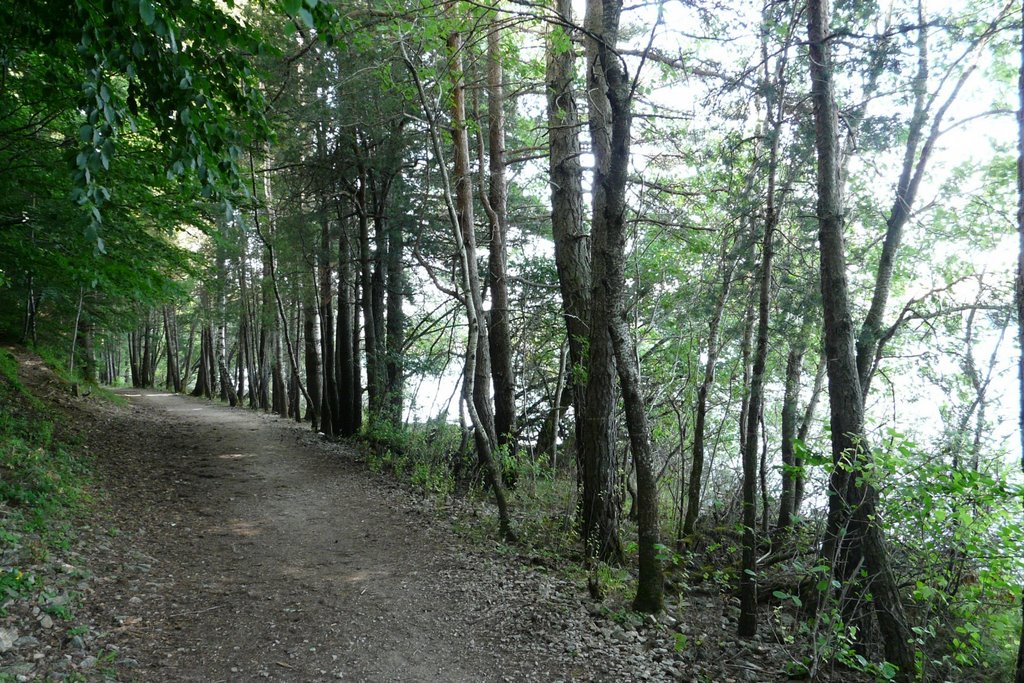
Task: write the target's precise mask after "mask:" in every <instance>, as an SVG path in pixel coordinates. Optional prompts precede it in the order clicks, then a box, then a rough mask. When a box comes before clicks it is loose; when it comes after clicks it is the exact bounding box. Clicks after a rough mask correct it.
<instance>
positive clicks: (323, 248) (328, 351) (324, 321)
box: [317, 215, 340, 436]
mask: <svg viewBox="0 0 1024 683" xmlns="http://www.w3.org/2000/svg"><path fill="white" fill-rule="evenodd" d="M332 251H333V250H332V249H331V235H330V223H329V222H328V220H327V217H326V215H323V216H322V217H321V222H320V254H319V259H318V265H319V268H318V269H317V270H318V276H319V281H320V282H319V285H320V296H319V308H320V357H321V358H322V359H323V366H322V369H323V396H322V399H321V404H320V430H321V431H322V432H323V433H324V434H326V435H327V436H334V435H335V434H337V432H338V429H339V427H338V422H339V421H340V414H339V407H338V387H337V376H336V371H335V367H334V361H335V353H334V333H335V329H334V327H335V326H334V306H333V303H332V302H333V299H334V296H333V295H334V293H333V291H332V289H331V260H330V259H331V252H332Z"/></svg>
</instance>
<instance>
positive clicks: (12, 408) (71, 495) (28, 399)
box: [0, 351, 89, 617]
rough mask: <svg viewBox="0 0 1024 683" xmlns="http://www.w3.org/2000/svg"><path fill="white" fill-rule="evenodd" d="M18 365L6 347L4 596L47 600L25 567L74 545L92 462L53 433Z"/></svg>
mask: <svg viewBox="0 0 1024 683" xmlns="http://www.w3.org/2000/svg"><path fill="white" fill-rule="evenodd" d="M17 369H18V366H17V361H16V360H15V359H14V357H13V356H12V355H11V354H10V353H9V352H7V351H2V352H0V542H2V543H0V547H3V548H5V552H4V553H3V554H2V555H0V562H2V564H0V598H3V597H8V598H14V599H16V600H18V599H23V600H29V601H34V602H37V603H39V604H40V605H41V606H45V605H46V593H45V587H44V586H43V585H42V582H41V581H40V580H38V579H37V577H35V576H33V575H32V573H31V572H29V571H28V570H27V567H29V566H31V565H34V564H38V563H39V562H41V561H44V560H46V559H47V558H48V557H49V556H50V554H51V553H54V552H58V551H62V550H66V549H67V548H68V547H70V543H71V536H70V534H71V531H70V522H71V519H72V518H73V517H74V516H75V514H77V513H79V512H80V511H82V510H83V509H84V507H85V505H86V504H88V502H89V496H88V494H87V489H86V487H87V484H88V480H89V462H88V460H87V459H86V458H83V457H82V456H81V455H80V454H79V453H78V452H77V451H76V450H75V448H74V445H73V444H67V443H60V442H58V441H57V440H55V439H54V436H53V433H54V430H53V422H52V421H51V420H50V419H49V418H48V416H47V415H46V413H45V411H44V406H43V405H42V403H40V401H39V400H38V399H36V398H35V397H33V396H32V395H31V394H30V393H29V391H28V390H27V388H26V387H25V386H24V385H23V384H22V383H21V382H20V381H19V379H18V375H17ZM57 611H58V612H59V613H58V614H57V615H56V616H58V617H65V616H66V615H65V614H63V610H57Z"/></svg>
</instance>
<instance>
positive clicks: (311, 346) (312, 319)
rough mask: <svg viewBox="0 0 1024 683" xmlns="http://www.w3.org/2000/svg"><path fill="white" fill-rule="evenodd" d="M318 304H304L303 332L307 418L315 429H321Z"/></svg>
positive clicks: (308, 302) (307, 302)
mask: <svg viewBox="0 0 1024 683" xmlns="http://www.w3.org/2000/svg"><path fill="white" fill-rule="evenodd" d="M316 317H317V316H316V306H314V305H313V303H312V302H310V301H308V300H307V301H306V302H305V303H303V305H302V334H303V342H304V344H305V346H304V347H303V348H304V349H305V356H306V357H305V365H306V393H307V395H308V396H307V398H306V415H305V418H304V419H306V420H309V422H310V424H312V425H313V431H319V430H320V405H321V399H322V398H323V396H322V394H321V392H320V356H319V355H317V348H316V346H317V339H316V327H317V322H316Z"/></svg>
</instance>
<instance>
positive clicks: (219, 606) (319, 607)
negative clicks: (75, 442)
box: [106, 392, 553, 681]
mask: <svg viewBox="0 0 1024 683" xmlns="http://www.w3.org/2000/svg"><path fill="white" fill-rule="evenodd" d="M125 396H127V397H128V399H129V401H130V402H131V404H132V406H133V407H134V410H133V411H132V413H131V414H130V416H127V418H125V417H121V418H120V419H116V418H115V420H114V422H115V423H120V424H111V425H110V427H111V428H112V429H110V430H107V432H106V433H107V434H108V435H109V436H115V435H116V436H118V437H121V438H125V439H127V440H128V441H129V447H130V448H131V449H133V450H134V452H131V451H129V452H126V453H123V454H122V455H123V456H124V458H123V459H122V461H121V462H116V461H111V462H109V463H108V464H110V465H112V468H111V473H112V474H114V475H115V477H116V480H114V481H111V484H112V487H113V488H114V490H115V498H117V499H118V500H116V501H115V504H116V505H117V506H118V508H119V510H118V511H117V513H116V514H117V516H118V517H119V518H122V519H124V520H125V521H126V523H127V524H129V525H131V524H135V525H137V526H136V527H135V528H131V527H129V528H128V529H127V530H128V531H129V532H132V533H133V536H134V537H135V538H136V539H137V544H136V553H137V555H138V557H137V559H138V560H139V562H138V563H137V564H136V565H135V567H134V568H135V569H136V570H138V571H137V573H138V574H139V576H138V578H137V580H134V581H131V582H130V584H129V585H128V586H123V588H125V589H127V590H124V591H123V592H122V593H120V595H121V596H122V597H124V598H125V599H126V602H125V604H124V605H123V607H122V609H123V610H124V612H125V614H124V615H122V616H121V617H119V620H120V621H121V622H122V625H123V626H125V627H126V635H131V636H133V637H134V639H135V640H136V643H132V642H131V640H129V641H128V647H132V645H136V646H137V647H140V648H143V650H138V649H136V648H135V647H132V649H134V650H136V652H135V655H136V659H137V660H138V661H139V662H140V665H141V667H142V668H144V669H145V670H147V674H146V675H145V678H146V679H147V680H158V679H166V680H196V681H212V680H252V679H254V678H271V679H284V680H304V681H314V680H326V679H333V680H337V679H352V680H380V681H394V680H405V681H434V680H448V681H483V680H501V679H502V678H503V677H505V676H512V677H514V678H516V679H519V678H522V677H526V676H529V675H536V676H540V677H542V678H545V679H546V678H549V674H550V667H551V665H553V663H551V662H539V663H538V664H537V665H536V666H534V665H533V663H532V662H526V661H524V660H523V659H522V658H518V657H513V658H512V659H511V661H503V658H504V659H509V655H514V653H511V652H501V651H499V653H498V655H497V657H495V654H494V643H493V642H492V641H491V638H490V634H489V633H488V630H489V628H490V626H491V624H490V623H489V622H490V620H489V619H488V618H487V612H488V606H487V605H480V604H475V602H474V601H473V600H470V601H469V602H468V603H467V602H466V601H465V600H463V596H462V594H461V593H460V587H462V586H463V585H465V584H467V583H470V582H473V581H476V580H478V579H477V577H476V576H475V572H474V571H473V568H472V567H469V566H465V558H463V557H459V556H457V555H452V554H451V551H450V548H448V545H449V544H448V543H447V542H446V539H443V538H441V537H439V534H438V530H437V529H435V528H433V527H432V526H431V525H430V524H428V523H427V522H426V520H425V519H424V518H423V515H421V514H417V511H416V509H415V508H408V507H406V506H405V505H403V503H405V502H406V501H402V500H399V499H401V498H404V497H405V496H404V495H402V494H401V492H399V491H394V490H388V489H386V488H384V487H382V485H381V483H380V482H376V481H372V480H370V479H368V478H367V476H366V475H365V474H364V473H362V472H361V471H360V469H359V468H358V467H356V466H353V465H351V464H347V463H346V460H345V459H344V458H339V457H337V455H334V456H333V457H332V455H331V454H330V453H328V452H327V451H326V449H323V448H316V447H315V443H310V442H311V441H313V439H314V437H312V436H311V435H308V434H306V433H305V432H304V431H298V430H296V429H294V428H290V426H288V425H286V424H282V423H281V422H280V421H277V420H273V419H270V418H266V417H263V416H260V415H255V414H253V413H251V412H249V411H245V410H231V409H227V408H224V407H221V406H216V405H212V404H210V403H207V402H201V401H195V400H190V399H187V398H184V397H180V396H173V395H168V394H160V393H152V392H145V393H140V392H126V393H125ZM311 446H313V447H311ZM140 461H141V462H140ZM138 464H144V465H145V466H144V467H142V468H136V467H135V466H136V465H138ZM133 470H134V471H133ZM140 479H141V481H140ZM403 508H404V509H403ZM125 513H127V514H125ZM115 595H117V594H115ZM115 599H116V598H115ZM499 672H501V673H499Z"/></svg>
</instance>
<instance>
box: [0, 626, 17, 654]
mask: <svg viewBox="0 0 1024 683" xmlns="http://www.w3.org/2000/svg"><path fill="white" fill-rule="evenodd" d="M17 642H18V632H17V631H15V630H14V629H13V628H0V652H7V651H8V650H10V649H11V648H12V647H14V646H15V645H16V644H17Z"/></svg>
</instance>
